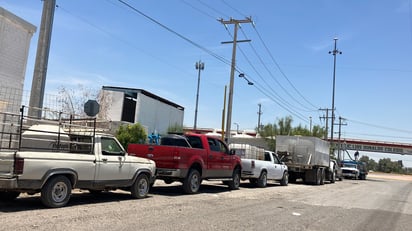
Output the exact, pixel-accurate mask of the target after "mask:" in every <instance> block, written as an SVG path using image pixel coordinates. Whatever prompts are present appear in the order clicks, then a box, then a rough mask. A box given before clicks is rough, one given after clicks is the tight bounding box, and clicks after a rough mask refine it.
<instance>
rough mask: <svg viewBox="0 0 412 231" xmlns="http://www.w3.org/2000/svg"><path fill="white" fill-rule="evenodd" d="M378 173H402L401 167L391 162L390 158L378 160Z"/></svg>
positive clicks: (396, 162)
mask: <svg viewBox="0 0 412 231" xmlns="http://www.w3.org/2000/svg"><path fill="white" fill-rule="evenodd" d="M378 171H381V172H386V173H391V172H396V173H403V172H404V171H403V169H402V166H401V165H399V163H398V161H391V159H390V158H383V159H380V160H379V162H378Z"/></svg>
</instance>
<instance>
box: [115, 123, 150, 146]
mask: <svg viewBox="0 0 412 231" xmlns="http://www.w3.org/2000/svg"><path fill="white" fill-rule="evenodd" d="M116 138H117V139H118V140H119V142H120V143H121V144H122V145H123V147H124V148H127V145H129V144H131V143H138V144H142V143H145V141H146V138H147V134H146V131H145V129H144V128H143V126H142V125H140V124H139V123H136V124H128V125H121V126H120V127H119V130H117V132H116Z"/></svg>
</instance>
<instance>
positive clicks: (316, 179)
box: [313, 168, 322, 185]
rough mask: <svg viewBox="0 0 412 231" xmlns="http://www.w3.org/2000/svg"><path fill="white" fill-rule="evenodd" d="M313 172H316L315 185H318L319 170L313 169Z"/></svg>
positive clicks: (320, 175)
mask: <svg viewBox="0 0 412 231" xmlns="http://www.w3.org/2000/svg"><path fill="white" fill-rule="evenodd" d="M313 171H315V172H316V175H315V185H320V178H321V177H322V173H321V172H320V168H317V169H314V170H313Z"/></svg>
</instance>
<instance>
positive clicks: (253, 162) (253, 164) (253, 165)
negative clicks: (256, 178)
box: [252, 160, 255, 168]
mask: <svg viewBox="0 0 412 231" xmlns="http://www.w3.org/2000/svg"><path fill="white" fill-rule="evenodd" d="M254 167H255V161H254V160H252V168H254Z"/></svg>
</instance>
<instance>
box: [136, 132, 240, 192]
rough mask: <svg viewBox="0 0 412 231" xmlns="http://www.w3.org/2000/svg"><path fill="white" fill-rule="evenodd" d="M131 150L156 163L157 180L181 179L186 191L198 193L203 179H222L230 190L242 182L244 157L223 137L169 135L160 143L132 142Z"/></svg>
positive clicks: (170, 181) (172, 180) (170, 180)
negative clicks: (232, 150) (242, 158)
mask: <svg viewBox="0 0 412 231" xmlns="http://www.w3.org/2000/svg"><path fill="white" fill-rule="evenodd" d="M128 153H129V154H130V155H135V156H139V157H145V158H149V159H152V160H154V161H155V162H156V168H157V174H156V178H157V179H162V180H164V182H165V183H167V184H170V183H172V182H174V181H180V182H182V184H183V191H184V192H185V193H189V194H191V193H196V192H198V190H199V188H200V184H201V182H202V180H203V179H204V180H222V181H223V183H225V184H227V185H228V186H229V188H230V189H238V188H239V184H240V174H241V160H240V158H239V157H238V156H237V155H235V154H234V153H231V152H230V151H229V148H228V147H227V145H226V144H225V143H224V142H223V141H221V140H220V139H217V138H214V137H210V136H206V135H203V134H192V133H189V134H185V135H184V136H181V135H169V136H165V137H162V138H161V141H160V145H156V144H129V145H128Z"/></svg>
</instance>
